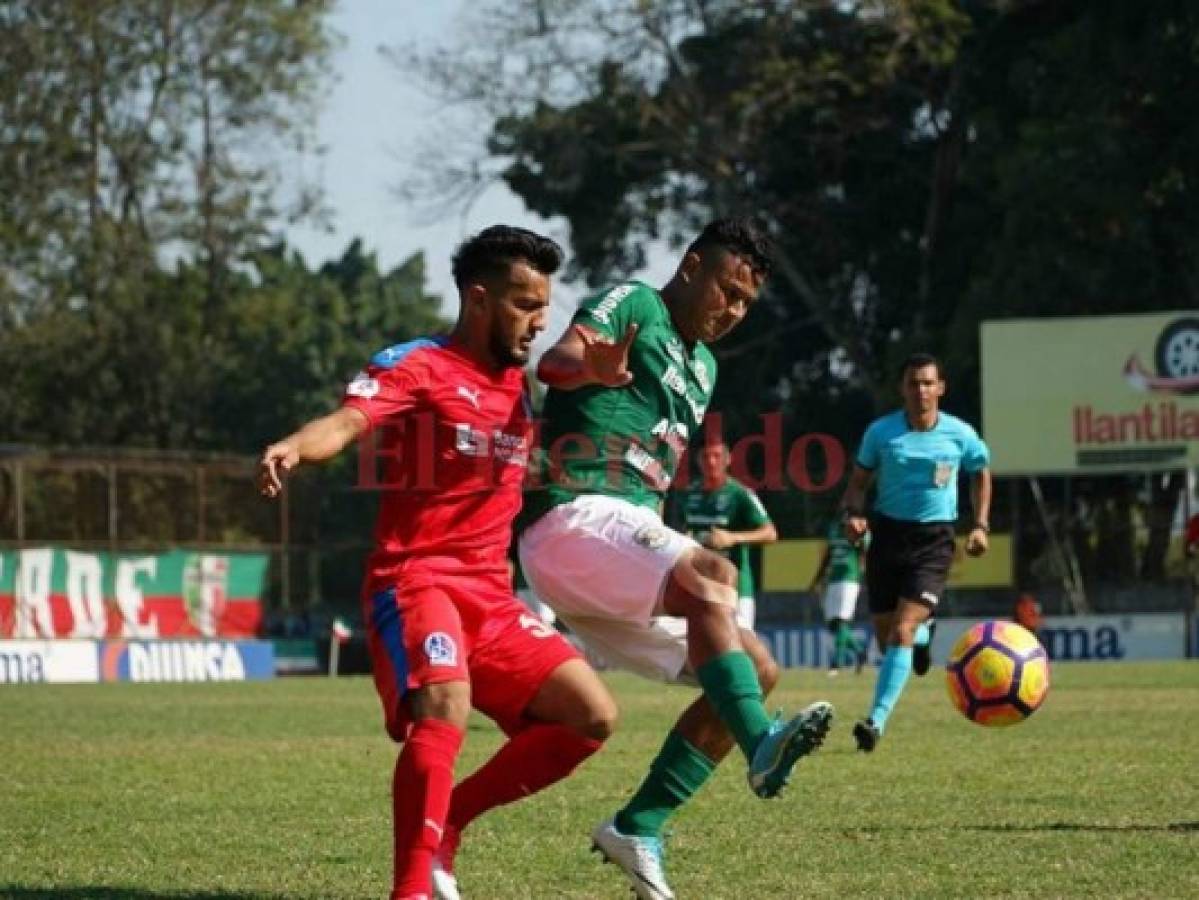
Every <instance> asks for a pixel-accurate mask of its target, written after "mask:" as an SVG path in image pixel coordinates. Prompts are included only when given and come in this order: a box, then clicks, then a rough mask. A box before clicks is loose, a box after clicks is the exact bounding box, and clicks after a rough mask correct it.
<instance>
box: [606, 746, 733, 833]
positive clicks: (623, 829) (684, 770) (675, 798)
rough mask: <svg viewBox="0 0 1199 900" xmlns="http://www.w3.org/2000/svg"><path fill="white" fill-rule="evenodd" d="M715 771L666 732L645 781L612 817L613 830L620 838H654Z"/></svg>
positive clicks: (706, 761)
mask: <svg viewBox="0 0 1199 900" xmlns="http://www.w3.org/2000/svg"><path fill="white" fill-rule="evenodd" d="M715 769H716V763H714V762H712V760H710V759H708V757H706V756H704V754H702V753H701V752H700V751H699V750H698V749H696V748H695V747H694V746H693V745H692V744H690V743H688V741H687V739H686V738H684V737H682V736H681V735H680V734H679V733H678V732H677V731H672V732H670V734H668V735H667V736H666V743H664V744H663V745H662V749H661V750H660V751H658V756H657V758H656V759H655V760H654V761H653V763H651V764H650V767H649V774H648V775H646V776H645V781H643V782H642V783H641V787H639V788H638V789H637V793H636V794H634V795H633V799H631V800H630V801H629V802H628V804H627V805H626V806H625V808H624V809H622V810H621V811H620V812H618V813H617V814H616V821H615V822H614V823H613V824H614V825H615V826H616V830H617V831H619V832H620V833H621V834H630V835H637V836H639V837H657V836H658V835H660V834H661V833H662V826H663V825H664V824H665V823H666V820H667V819H668V818H670V815H671V813H673V812H674V811H675V810H676V809H678V808H679V807H680V806H682V805H683V804H684V803H686V802H687V801H688V800H689V799H691V797H692V796H694V795H695V792H696V791H698V790H699V789H700V788H701V787H703V784H704V782H705V781H707V780H708V778H709V777H710V776H711V774H712V772H713V771H715Z"/></svg>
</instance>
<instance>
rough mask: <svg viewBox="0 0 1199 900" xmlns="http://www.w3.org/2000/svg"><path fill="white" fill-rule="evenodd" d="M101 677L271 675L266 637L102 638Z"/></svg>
mask: <svg viewBox="0 0 1199 900" xmlns="http://www.w3.org/2000/svg"><path fill="white" fill-rule="evenodd" d="M100 676H101V678H102V680H104V681H251V680H261V679H267V678H274V677H275V648H274V645H272V644H271V642H270V641H103V642H101V644H100Z"/></svg>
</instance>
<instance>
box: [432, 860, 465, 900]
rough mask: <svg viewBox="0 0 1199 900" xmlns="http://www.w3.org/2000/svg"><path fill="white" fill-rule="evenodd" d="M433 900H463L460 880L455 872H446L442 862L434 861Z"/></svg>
mask: <svg viewBox="0 0 1199 900" xmlns="http://www.w3.org/2000/svg"><path fill="white" fill-rule="evenodd" d="M433 900H462V895H461V894H459V893H458V879H457V878H455V877H454V873H453V872H448V871H446V870H445V869H444V868H443V867H442V865H441V860H439V859H436V858H434V860H433Z"/></svg>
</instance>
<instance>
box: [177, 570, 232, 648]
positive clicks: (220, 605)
mask: <svg viewBox="0 0 1199 900" xmlns="http://www.w3.org/2000/svg"><path fill="white" fill-rule="evenodd" d="M228 596H229V558H228V557H227V556H209V555H208V554H202V553H191V554H188V556H187V558H186V560H185V561H184V563H183V604H184V607H185V608H186V609H187V617H188V618H189V619H190V620H191V623H192V625H194V626H195V628H196V630H197V631H198V632H200V634H202V635H204V636H205V637H213V636H215V635H216V633H217V622H218V621H219V620H220V618H221V616H222V615H223V614H224V612H225V603H226V601H227V599H228Z"/></svg>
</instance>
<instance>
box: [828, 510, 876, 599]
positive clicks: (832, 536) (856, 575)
mask: <svg viewBox="0 0 1199 900" xmlns="http://www.w3.org/2000/svg"><path fill="white" fill-rule="evenodd" d="M869 540H870V535H869V534H867V535H866V536H865V537H864V538H862V544H861V546H860V547H855V546H854V545H853V544H851V543H850V542H849V538H847V537H846V536H845V529H844V528H843V527H842V525H841V522H840V521H839V520H838V521H834V522H833V523H832V524H831V525H829V527H828V583H829V584H836V583H837V582H840V581H852V582H854V583H855V584H860V583H861V581H862V551H863V550H865V549H866V545H867V542H868V541H869Z"/></svg>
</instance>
